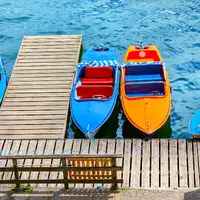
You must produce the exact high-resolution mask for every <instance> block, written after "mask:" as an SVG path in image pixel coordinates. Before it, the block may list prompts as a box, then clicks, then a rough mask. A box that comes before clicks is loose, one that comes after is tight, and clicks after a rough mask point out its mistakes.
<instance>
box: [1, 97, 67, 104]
mask: <svg viewBox="0 0 200 200" xmlns="http://www.w3.org/2000/svg"><path fill="white" fill-rule="evenodd" d="M52 101H54V102H55V101H65V102H69V97H41V98H40V97H17V98H12V97H11V98H9V97H7V98H6V99H5V100H4V102H52ZM4 102H3V105H4Z"/></svg>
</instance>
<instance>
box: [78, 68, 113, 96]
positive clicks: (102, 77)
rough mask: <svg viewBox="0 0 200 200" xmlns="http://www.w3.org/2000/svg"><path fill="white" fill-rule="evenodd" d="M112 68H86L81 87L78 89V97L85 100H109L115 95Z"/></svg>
mask: <svg viewBox="0 0 200 200" xmlns="http://www.w3.org/2000/svg"><path fill="white" fill-rule="evenodd" d="M113 77H114V76H113V70H112V67H108V66H105V67H90V66H88V67H86V68H85V70H84V73H83V76H82V81H81V85H79V86H78V87H77V96H78V97H79V99H80V100H84V99H96V98H98V99H109V98H110V97H111V96H112V94H113V90H114V88H113V85H114V78H113Z"/></svg>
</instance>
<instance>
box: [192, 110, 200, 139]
mask: <svg viewBox="0 0 200 200" xmlns="http://www.w3.org/2000/svg"><path fill="white" fill-rule="evenodd" d="M189 131H190V134H192V137H193V138H200V110H198V111H197V112H196V113H195V114H194V115H193V117H192V119H191V121H190V125H189Z"/></svg>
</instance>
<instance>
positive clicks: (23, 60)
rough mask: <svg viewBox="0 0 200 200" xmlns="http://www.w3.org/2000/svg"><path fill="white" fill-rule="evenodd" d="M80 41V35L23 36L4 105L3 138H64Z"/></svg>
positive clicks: (1, 112)
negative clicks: (48, 119) (49, 119)
mask: <svg viewBox="0 0 200 200" xmlns="http://www.w3.org/2000/svg"><path fill="white" fill-rule="evenodd" d="M81 43H82V36H80V35H74V36H72V35H63V36H27V37H24V39H23V41H22V44H21V47H20V50H19V53H18V56H17V59H16V62H15V66H14V69H13V73H12V76H11V78H10V82H9V85H8V88H7V91H6V94H5V97H4V100H3V103H2V105H1V110H0V116H1V117H0V137H1V139H9V138H11V139H42V138H45V139H46V138H52V139H63V138H64V136H65V131H66V123H67V115H68V107H69V93H70V90H71V84H72V81H73V78H74V70H75V64H76V63H77V62H78V60H79V55H80V49H81ZM60 102H61V103H60ZM49 116H51V121H48V123H46V121H45V120H42V119H41V120H40V122H38V123H37V121H35V120H36V119H40V118H41V117H42V118H44V119H45V118H46V119H47V118H49ZM58 116H59V119H58V118H57V117H58ZM11 119H14V120H11ZM22 119H24V120H22ZM27 119H28V122H27ZM41 131H42V132H41Z"/></svg>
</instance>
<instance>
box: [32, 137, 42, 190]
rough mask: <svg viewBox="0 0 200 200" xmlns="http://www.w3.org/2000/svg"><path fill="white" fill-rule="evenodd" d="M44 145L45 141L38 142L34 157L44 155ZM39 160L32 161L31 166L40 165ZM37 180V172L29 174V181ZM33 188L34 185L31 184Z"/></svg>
mask: <svg viewBox="0 0 200 200" xmlns="http://www.w3.org/2000/svg"><path fill="white" fill-rule="evenodd" d="M45 144H46V140H38V144H37V146H36V149H35V155H43V154H44V149H45ZM41 162H42V161H41V159H34V160H33V162H32V163H33V165H40V164H41ZM38 178H39V172H31V174H30V179H38ZM33 186H34V187H35V186H36V184H33Z"/></svg>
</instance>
